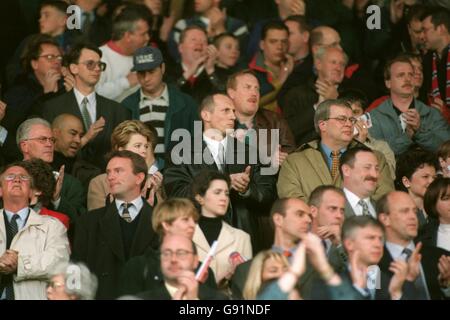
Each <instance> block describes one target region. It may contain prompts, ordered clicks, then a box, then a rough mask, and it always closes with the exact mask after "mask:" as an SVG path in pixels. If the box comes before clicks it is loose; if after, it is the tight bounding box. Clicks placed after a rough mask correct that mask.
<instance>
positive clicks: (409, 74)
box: [369, 56, 450, 155]
mask: <svg viewBox="0 0 450 320" xmlns="http://www.w3.org/2000/svg"><path fill="white" fill-rule="evenodd" d="M413 76H414V68H413V66H412V64H411V61H410V60H409V58H406V57H401V56H400V57H398V58H394V59H393V60H391V61H389V62H388V63H387V64H386V67H385V71H384V79H385V84H386V87H387V88H389V90H390V98H389V99H387V100H385V101H384V102H383V103H382V104H381V105H380V106H378V107H377V108H376V109H374V110H372V111H371V112H370V115H371V118H372V127H371V128H369V133H370V134H371V135H372V136H373V137H374V138H375V139H382V140H386V141H387V142H388V143H389V146H390V147H391V149H392V151H393V152H394V153H395V155H399V154H401V153H403V152H405V151H406V150H407V149H408V147H410V146H411V145H413V144H417V145H419V146H420V147H421V148H423V149H425V150H427V151H436V150H437V148H438V147H439V145H440V144H441V143H443V142H444V141H446V140H448V139H450V128H449V125H448V123H447V122H446V121H445V119H444V118H443V117H442V115H441V113H440V112H439V111H437V110H436V109H434V108H430V107H428V106H426V105H425V104H424V103H422V102H421V101H419V100H417V99H415V98H414V85H413Z"/></svg>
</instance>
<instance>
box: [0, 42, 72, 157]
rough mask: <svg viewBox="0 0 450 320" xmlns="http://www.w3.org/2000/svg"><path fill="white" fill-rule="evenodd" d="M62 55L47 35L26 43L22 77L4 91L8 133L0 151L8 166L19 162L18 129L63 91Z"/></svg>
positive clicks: (4, 121) (3, 124)
mask: <svg viewBox="0 0 450 320" xmlns="http://www.w3.org/2000/svg"><path fill="white" fill-rule="evenodd" d="M61 61H62V55H61V51H60V49H59V47H58V43H57V42H56V41H55V40H54V39H53V38H52V37H50V36H47V35H37V36H35V37H33V38H32V39H31V40H30V41H29V42H28V44H27V46H26V48H25V51H24V56H23V64H24V68H25V70H24V74H22V75H21V76H19V77H17V79H16V81H15V83H14V85H12V86H11V87H10V88H9V90H7V91H6V93H5V97H4V101H5V103H6V104H7V106H8V107H7V108H6V114H5V117H4V119H3V120H2V121H1V125H2V127H4V128H5V129H6V131H7V136H6V139H5V140H4V144H3V151H4V155H5V160H6V162H7V163H9V162H12V161H15V160H18V159H20V152H19V150H18V148H17V144H16V141H15V137H16V130H17V127H18V126H19V125H20V124H21V123H22V122H23V121H25V120H26V119H27V118H29V117H30V116H32V115H36V114H39V113H40V109H41V108H42V104H43V103H44V101H46V100H48V99H51V98H53V97H54V96H56V95H59V94H62V93H64V92H65V90H64V85H63V80H62V79H63V76H62V73H61Z"/></svg>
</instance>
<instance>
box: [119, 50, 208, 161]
mask: <svg viewBox="0 0 450 320" xmlns="http://www.w3.org/2000/svg"><path fill="white" fill-rule="evenodd" d="M132 71H133V72H137V77H138V81H139V84H140V86H141V89H140V90H138V91H136V92H135V93H133V94H132V95H130V96H128V97H127V98H125V100H123V101H122V105H123V106H124V107H126V108H127V109H129V110H130V111H131V117H132V119H136V120H140V121H142V122H144V123H146V124H150V125H151V126H152V127H154V128H155V129H156V131H157V135H158V143H157V144H156V145H155V146H154V147H155V155H156V156H157V157H158V158H160V159H161V160H162V159H163V158H164V155H165V153H167V152H170V150H171V147H172V146H171V144H172V142H171V136H172V133H173V132H174V131H175V130H176V129H186V130H188V131H189V132H190V133H191V134H193V133H194V122H195V121H196V120H199V118H198V114H197V103H196V102H195V101H194V100H193V99H192V98H191V97H190V96H189V95H187V94H185V93H183V92H181V91H180V90H179V89H178V88H177V87H176V86H174V85H172V84H167V83H165V82H164V81H163V77H164V75H165V73H166V64H165V62H164V58H163V55H162V53H161V51H160V50H159V49H158V48H152V47H143V48H140V49H138V50H136V52H135V54H134V57H133V69H132ZM160 168H161V167H160Z"/></svg>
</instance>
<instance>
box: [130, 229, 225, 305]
mask: <svg viewBox="0 0 450 320" xmlns="http://www.w3.org/2000/svg"><path fill="white" fill-rule="evenodd" d="M160 252H161V272H162V274H163V277H164V279H163V281H161V283H160V284H159V286H155V288H153V289H151V290H149V291H145V292H142V293H140V294H138V295H137V296H138V297H139V298H142V299H145V300H225V299H226V297H225V295H223V294H221V293H220V292H218V291H217V290H214V289H211V288H209V287H208V286H200V285H199V283H198V281H197V280H196V279H195V273H194V271H195V270H196V268H197V266H198V255H197V249H196V247H195V245H194V243H193V242H192V240H191V239H189V238H187V237H184V236H181V235H173V234H168V235H166V236H165V237H164V239H163V242H162V244H161V247H160Z"/></svg>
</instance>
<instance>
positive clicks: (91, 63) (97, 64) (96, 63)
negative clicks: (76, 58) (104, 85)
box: [80, 60, 106, 71]
mask: <svg viewBox="0 0 450 320" xmlns="http://www.w3.org/2000/svg"><path fill="white" fill-rule="evenodd" d="M80 64H84V65H85V66H86V68H87V69H88V70H91V71H92V70H95V67H99V68H100V70H101V71H105V69H106V63H104V62H102V61H94V60H88V61H84V62H80Z"/></svg>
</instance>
